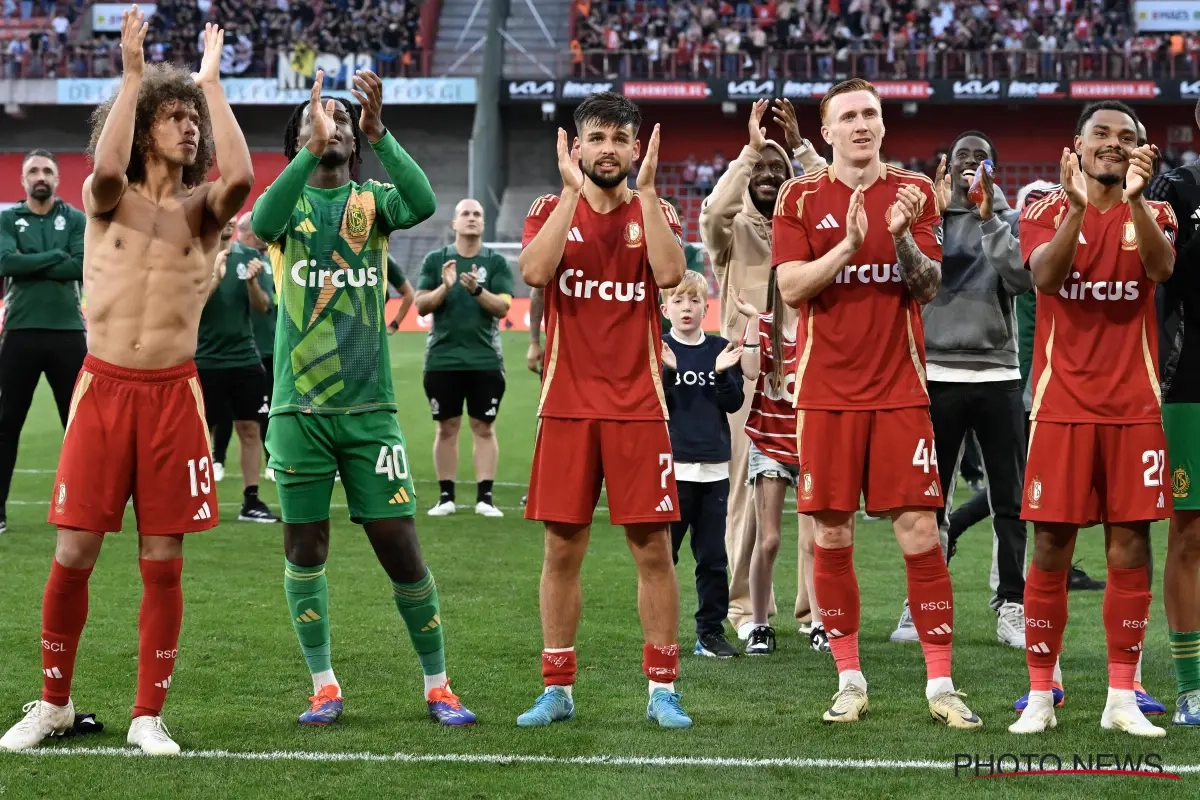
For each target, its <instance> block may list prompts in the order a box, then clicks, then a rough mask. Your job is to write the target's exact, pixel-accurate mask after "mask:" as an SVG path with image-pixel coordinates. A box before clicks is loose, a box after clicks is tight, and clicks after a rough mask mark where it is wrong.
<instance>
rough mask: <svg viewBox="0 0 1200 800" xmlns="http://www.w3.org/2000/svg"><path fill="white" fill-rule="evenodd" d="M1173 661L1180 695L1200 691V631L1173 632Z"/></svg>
mask: <svg viewBox="0 0 1200 800" xmlns="http://www.w3.org/2000/svg"><path fill="white" fill-rule="evenodd" d="M1171 660H1172V661H1174V662H1175V682H1176V683H1177V684H1178V685H1179V693H1180V694H1183V693H1184V692H1189V691H1191V690H1193V689H1200V631H1188V632H1184V633H1181V632H1176V631H1171Z"/></svg>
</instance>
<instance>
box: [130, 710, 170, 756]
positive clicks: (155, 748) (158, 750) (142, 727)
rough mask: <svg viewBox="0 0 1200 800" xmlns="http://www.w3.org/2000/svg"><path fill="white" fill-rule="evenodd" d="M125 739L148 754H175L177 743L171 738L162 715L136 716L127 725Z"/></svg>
mask: <svg viewBox="0 0 1200 800" xmlns="http://www.w3.org/2000/svg"><path fill="white" fill-rule="evenodd" d="M125 741H127V742H129V743H130V744H131V745H133V746H134V747H140V748H141V749H142V752H143V753H145V754H146V755H148V756H177V755H179V745H177V744H175V740H174V739H172V738H171V733H170V731H168V730H167V726H166V725H164V724H163V721H162V717H137V718H136V719H134V721H133V722H132V723H131V724H130V726H129V735H128V736H127V737H125Z"/></svg>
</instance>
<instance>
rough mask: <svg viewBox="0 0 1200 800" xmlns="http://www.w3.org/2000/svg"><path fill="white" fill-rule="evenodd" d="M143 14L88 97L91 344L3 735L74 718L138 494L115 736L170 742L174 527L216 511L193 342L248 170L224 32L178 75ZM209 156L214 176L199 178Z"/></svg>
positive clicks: (175, 631)
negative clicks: (129, 669)
mask: <svg viewBox="0 0 1200 800" xmlns="http://www.w3.org/2000/svg"><path fill="white" fill-rule="evenodd" d="M148 27H149V24H148V23H147V22H146V20H145V15H144V14H143V13H142V12H141V11H139V10H138V8H137V6H133V7H132V8H131V9H130V10H128V11H126V12H125V13H124V14H123V15H122V19H121V63H122V65H123V66H122V69H123V74H122V76H121V82H120V88H119V90H118V91H117V93H116V95H114V96H113V97H112V98H110V99H109V100H108V101H107V102H106V103H104V104H103V105H101V106H99V107H98V108H97V109H96V110H95V111H94V112H93V113H92V138H91V142H90V144H89V148H88V149H89V155H91V158H92V164H93V170H92V174H91V175H89V176H88V177H87V179H86V180H84V182H83V204H84V211H85V212H86V213H87V227H86V229H85V231H84V249H85V254H84V259H85V262H86V263H85V269H84V274H83V279H84V281H83V282H84V291H85V292H86V293H87V299H88V333H87V337H88V341H87V345H88V354H87V357H86V358H85V359H84V362H83V368H82V369H81V370H80V373H79V378H78V380H77V381H76V383H75V391H74V393H73V394H72V396H71V408H70V413H69V415H68V419H67V429H66V434H65V436H64V437H63V446H62V454H61V455H60V456H59V462H58V474H57V475H56V477H55V479H54V490H53V495H52V498H51V506H50V514H49V521H50V523H51V524H53V525H55V526H56V527H57V528H58V538H57V542H56V546H55V551H54V560H53V562H52V563H51V566H50V577H49V580H47V582H46V592H45V595H44V597H43V600H42V637H41V638H42V642H41V644H42V648H41V649H42V675H43V680H42V696H41V699H40V700H38V701H36V702H35V703H32V704H30V706H29V711H28V713H27V714H26V715H25V718H24V719H22V720H21V721H20V722H18V723H17V724H16V725H14V726H13V727H12V728H11V729H10V730H9V731H8V733H6V734H5V735H4V737H3V738H0V749H2V750H26V749H28V748H31V747H36V746H37V745H38V744H39V743H40V742H41V741H42V740H43V739H44V738H46V737H47V736H49V735H51V734H56V733H59V734H60V733H62V732H64V731H65V730H67V729H69V728H71V727H72V726H73V725H74V723H75V709H74V705H73V703H72V701H71V681H72V678H73V673H74V670H75V658H76V654H77V652H78V648H79V639H80V636H81V635H82V633H83V628H84V625H85V623H86V621H87V616H88V581H89V578H90V577H91V573H92V568H93V567H94V566H95V564H96V559H97V558H99V556H100V549H101V546H102V545H103V543H104V537H105V534H106V533H108V532H113V531H120V530H121V524H122V520H123V519H124V517H125V507H126V504H127V503H128V501H129V500H130V499H131V498H132V500H133V509H134V512H135V514H136V516H137V530H138V534H139V536H138V556H139V559H140V561H139V568H140V572H141V577H142V585H143V593H142V605H141V611H140V613H139V615H138V659H137V696H136V699H135V701H134V705H133V714H132V716H133V721H132V723H131V724H130V726H129V733H128V735H127V737H126V740H127V741H128V742H129V744H131V745H134V746H135V747H139V748H140V749H141V750H142V752H143V753H146V754H147V755H161V756H167V755H178V754H179V752H180V750H179V745H178V744H176V743H175V741H173V740H172V739H171V736H170V734H169V733H168V732H167V729H166V726H164V725H163V721H162V716H161V715H162V708H163V705H164V703H165V702H166V699H167V690H168V689H169V688H170V686H171V680H172V674H173V672H174V669H175V663H176V657H177V655H178V653H179V649H178V647H179V629H180V625H181V624H182V622H183V587H182V583H181V577H182V574H183V538H184V534H186V533H189V532H194V531H204V530H209V529H211V528H213V527H214V526H215V525H216V524H217V521H218V514H217V498H216V494H215V492H214V484H213V481H212V471H211V453H210V451H209V444H208V424H207V423H206V422H205V419H204V403H203V400H202V399H201V396H200V395H201V389H200V383H199V380H198V379H197V377H196V365H195V363H194V361H193V357H194V356H195V353H196V338H197V329H198V326H199V322H200V314H201V312H202V311H203V309H204V305H205V301H206V300H207V299H208V290H209V286H210V285H211V282H212V275H213V262H214V259H215V256H216V252H217V249H218V247H219V245H220V241H219V240H220V236H221V230H222V229H223V228H224V227H225V226H226V224H228V222H229V220H231V219H233V217H234V215H235V214H237V212H238V209H240V208H241V206H242V204H243V203H244V202H246V198H247V197H248V196H249V195H250V190H251V188H252V187H253V183H254V173H253V166H252V164H251V162H250V151H249V149H248V148H247V147H246V140H245V138H244V137H243V136H242V132H241V130H240V129H239V128H238V124H237V120H236V118H235V117H234V115H233V109H231V108H230V107H229V101H228V99H227V98H226V97H225V92H224V89H223V88H222V86H221V76H220V66H221V51H222V47H223V43H224V39H225V33H224V31H222V30H221V29H220V28H219V27H217V26H216V25H213V24H211V23H210V24H208V25H206V26H205V30H204V58H203V60H202V61H201V63H200V71H199V72H198V73H191V74H189V73H188V72H187V71H185V70H181V69H178V68H176V67H168V66H164V65H158V64H156V65H149V66H148V65H146V63H145V57H144V47H145V39H146V31H147V29H148ZM214 143H215V144H214ZM214 160H216V161H219V162H220V165H221V176H220V178H218V179H217V180H216V181H208V180H207V175H208V172H209V170H210V169H211V167H212V165H213V162H214Z"/></svg>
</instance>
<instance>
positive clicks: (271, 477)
mask: <svg viewBox="0 0 1200 800" xmlns="http://www.w3.org/2000/svg"><path fill="white" fill-rule="evenodd" d="M263 477H264V478H266V479H267V480H269V481H270V482H271V483H274V482H275V470H273V469H271V468H270V467H267V469H266V471H265V472H264V473H263Z"/></svg>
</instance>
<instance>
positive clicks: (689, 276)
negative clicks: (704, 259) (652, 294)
mask: <svg viewBox="0 0 1200 800" xmlns="http://www.w3.org/2000/svg"><path fill="white" fill-rule="evenodd" d="M677 294H690V295H694V296H696V297H699V298H700V299H701V300H704V301H707V300H708V281H706V280H705V279H704V276H703V275H701V274H700V273H699V272H696V271H695V270H690V269H689V270H687V271H686V272H684V273H683V280H681V281H679V283H678V284H677V285H675V286H672V287H671V288H670V289H663V290H662V296H663V302H666V301H667V299H668V298H671V297H674V296H675V295H677Z"/></svg>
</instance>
